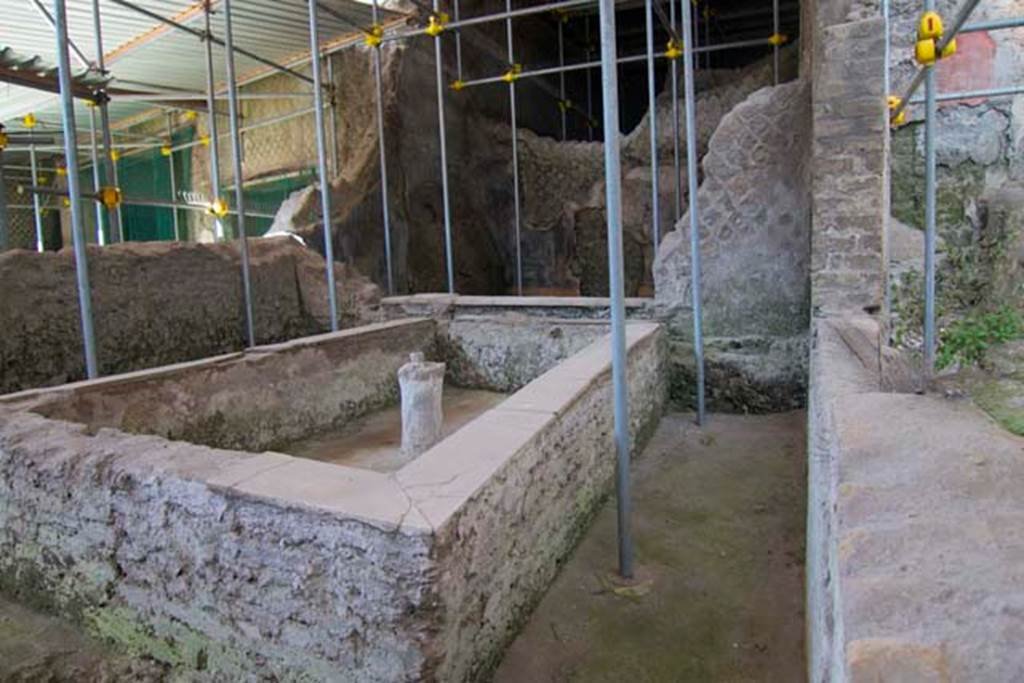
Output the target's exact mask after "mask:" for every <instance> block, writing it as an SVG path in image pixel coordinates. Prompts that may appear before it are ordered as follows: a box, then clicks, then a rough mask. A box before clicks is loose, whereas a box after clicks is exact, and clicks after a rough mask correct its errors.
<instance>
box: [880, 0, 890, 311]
mask: <svg viewBox="0 0 1024 683" xmlns="http://www.w3.org/2000/svg"><path fill="white" fill-rule="evenodd" d="M889 20H890V12H889V0H882V25H883V29H882V30H883V31H885V48H884V50H883V54H882V60H883V62H884V64H883V65H882V66H883V68H882V80H883V82H884V84H885V85H884V90H883V92H885V95H886V97H888V96H889V94H890V93H891V92H892V74H891V72H890V70H889V57H890V55H891V53H892V38H891V35H890V33H889V31H890V28H891V26H890V21H889ZM882 226H883V233H882V240H883V242H884V245H885V248H884V252H883V253H885V254H889V253H891V252H890V251H889V245H890V243H891V242H892V230H891V227H892V226H891V225H890V219H889V217H888V216H886V217H885V219H884V221H883V223H882ZM888 265H889V264H886V268H885V311H886V312H888V311H890V310H892V279H891V278H890V277H889V267H888Z"/></svg>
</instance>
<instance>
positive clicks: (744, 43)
mask: <svg viewBox="0 0 1024 683" xmlns="http://www.w3.org/2000/svg"><path fill="white" fill-rule="evenodd" d="M768 44H769V41H768V39H767V38H751V39H750V40H738V41H735V42H732V43H720V44H718V45H705V46H703V47H698V48H694V49H693V50H692V51H693V53H694V54H700V53H706V52H717V51H719V50H734V49H737V48H742V47H756V46H758V45H768ZM654 56H655V57H656V58H658V59H667V57H666V55H665V53H664V52H656V53H655V55H654ZM645 59H647V53H646V52H645V53H643V54H639V55H630V56H628V57H619V59H618V61H617V63H618V64H620V65H621V64H630V63H632V62H641V61H643V60H645ZM600 66H601V62H600V61H591V62H581V63H577V64H567V65H566V66H564V67H558V66H553V67H546V68H543V69H531V70H524V71H522V72H520V73H519V74H518V75H517V76H516V80H521V79H523V78H535V77H537V76H550V75H551V74H556V73H559V72H563V71H564V72H566V73H568V72H570V71H581V70H583V69H597V68H600ZM504 80H505V76H504V74H502V75H500V76H488V77H486V78H475V79H473V80H469V81H465V82H464V83H463V84H462V87H463V88H470V87H476V86H480V85H488V84H491V83H498V82H503V81H504Z"/></svg>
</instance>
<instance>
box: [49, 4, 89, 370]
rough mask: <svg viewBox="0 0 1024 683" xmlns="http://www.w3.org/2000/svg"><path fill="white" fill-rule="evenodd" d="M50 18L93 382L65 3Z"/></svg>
mask: <svg viewBox="0 0 1024 683" xmlns="http://www.w3.org/2000/svg"><path fill="white" fill-rule="evenodd" d="M53 19H54V28H55V29H56V34H57V64H58V69H57V71H58V78H59V79H60V107H61V113H62V114H63V119H64V155H65V160H66V163H67V168H68V192H69V193H70V195H71V207H70V209H71V241H72V244H73V246H74V252H75V278H76V280H77V281H78V307H79V313H80V314H81V323H82V345H83V348H84V351H85V374H86V376H87V377H89V378H90V379H92V378H93V377H96V375H97V373H98V370H97V365H96V342H95V338H94V336H93V328H92V295H91V293H90V290H89V266H88V263H87V262H86V256H85V233H84V232H83V231H82V215H81V211H82V206H81V188H80V187H79V182H80V180H79V177H78V141H77V139H76V133H75V101H74V99H73V97H72V90H71V87H72V86H71V60H70V57H69V56H68V23H67V22H68V20H67V13H66V8H65V6H64V0H53Z"/></svg>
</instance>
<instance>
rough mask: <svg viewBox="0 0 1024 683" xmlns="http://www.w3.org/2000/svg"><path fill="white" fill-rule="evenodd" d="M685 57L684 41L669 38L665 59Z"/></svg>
mask: <svg viewBox="0 0 1024 683" xmlns="http://www.w3.org/2000/svg"><path fill="white" fill-rule="evenodd" d="M682 56H683V41H681V40H676V39H675V38H669V41H668V45H667V46H666V48H665V57H666V58H668V59H679V58H680V57H682Z"/></svg>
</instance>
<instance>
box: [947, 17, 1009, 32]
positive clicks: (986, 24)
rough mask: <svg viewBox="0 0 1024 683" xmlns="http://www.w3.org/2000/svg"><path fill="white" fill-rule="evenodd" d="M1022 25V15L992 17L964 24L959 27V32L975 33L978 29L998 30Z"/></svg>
mask: <svg viewBox="0 0 1024 683" xmlns="http://www.w3.org/2000/svg"><path fill="white" fill-rule="evenodd" d="M1021 26H1024V17H1014V18H1011V19H993V20H992V21H979V22H977V23H974V24H966V25H965V26H964V27H963V28H961V29H960V33H977V32H979V31H1000V30H1002V29H1006V28H1020V27H1021Z"/></svg>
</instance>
